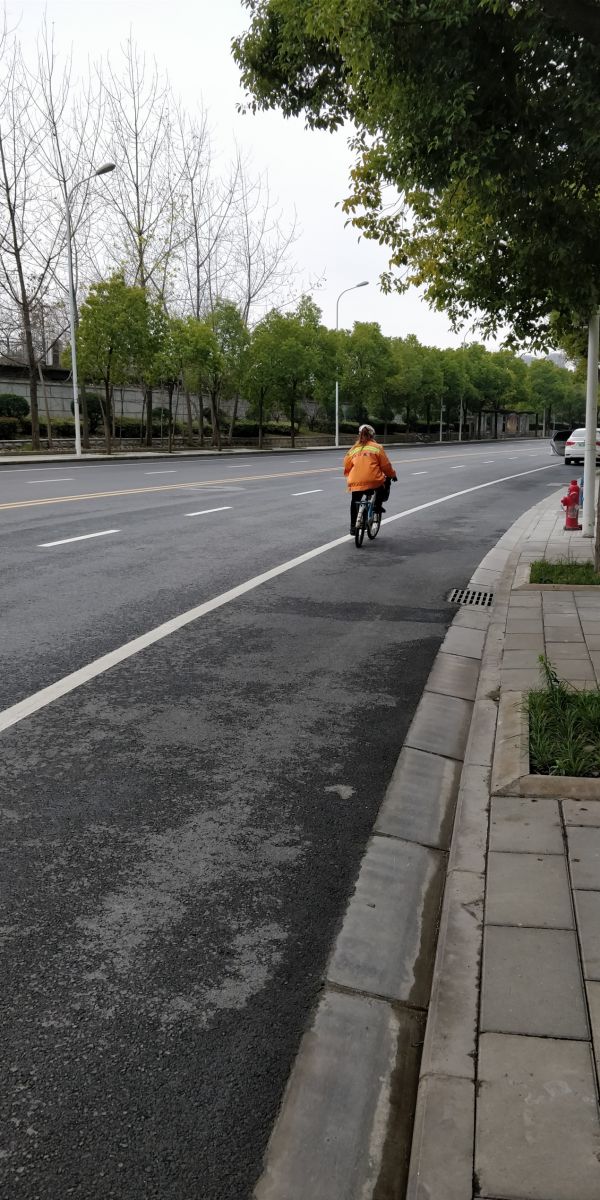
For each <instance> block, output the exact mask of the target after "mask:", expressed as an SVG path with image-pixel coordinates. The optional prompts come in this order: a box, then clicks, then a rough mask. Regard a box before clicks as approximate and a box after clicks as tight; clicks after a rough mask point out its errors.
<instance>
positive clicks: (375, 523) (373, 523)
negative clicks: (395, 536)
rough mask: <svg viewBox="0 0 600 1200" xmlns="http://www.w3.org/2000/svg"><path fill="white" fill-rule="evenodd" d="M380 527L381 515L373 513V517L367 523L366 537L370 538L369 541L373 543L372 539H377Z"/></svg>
mask: <svg viewBox="0 0 600 1200" xmlns="http://www.w3.org/2000/svg"><path fill="white" fill-rule="evenodd" d="M380 526H381V513H380V512H374V513H373V516H372V517H371V520H370V521H368V522H367V535H368V536H369V537H370V539H371V541H373V538H376V537H377V534H378V533H379V529H380Z"/></svg>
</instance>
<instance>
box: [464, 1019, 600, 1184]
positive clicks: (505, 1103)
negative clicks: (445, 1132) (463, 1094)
mask: <svg viewBox="0 0 600 1200" xmlns="http://www.w3.org/2000/svg"><path fill="white" fill-rule="evenodd" d="M479 1079H480V1085H479V1087H480V1090H479V1098H478V1104H477V1130H476V1138H475V1174H476V1178H477V1181H478V1186H479V1188H480V1191H481V1193H482V1194H483V1195H485V1196H502V1197H511V1200H525V1198H526V1200H548V1198H549V1197H551V1200H598V1197H599V1196H600V1161H599V1158H600V1126H599V1124H598V1112H597V1106H596V1095H595V1089H594V1077H593V1071H592V1061H591V1054H590V1048H589V1045H588V1044H586V1043H583V1042H571V1041H553V1040H552V1039H549V1038H524V1037H512V1036H509V1035H506V1034H492V1033H488V1034H484V1035H483V1036H482V1038H481V1040H480V1048H479Z"/></svg>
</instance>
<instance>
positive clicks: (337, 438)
mask: <svg viewBox="0 0 600 1200" xmlns="http://www.w3.org/2000/svg"><path fill="white" fill-rule="evenodd" d="M368 284H369V280H368V279H363V281H362V283H354V284H353V285H352V287H349V288H344V290H343V292H340V294H339V296H338V298H337V300H336V302H335V332H336V333H337V331H338V328H339V322H338V317H339V307H340V300H341V298H342V296H345V295H346V292H354V291H356V289H357V288H360V287H368ZM335 444H336V446H339V444H340V384H339V380H338V377H337V357H336V367H335Z"/></svg>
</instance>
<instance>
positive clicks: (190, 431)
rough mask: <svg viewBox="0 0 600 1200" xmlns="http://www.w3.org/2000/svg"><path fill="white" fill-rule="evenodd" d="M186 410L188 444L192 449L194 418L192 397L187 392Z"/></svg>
mask: <svg viewBox="0 0 600 1200" xmlns="http://www.w3.org/2000/svg"><path fill="white" fill-rule="evenodd" d="M185 408H186V414H187V444H188V446H190V447H191V446H193V445H194V418H193V416H192V397H191V396H190V393H189V392H188V391H187V390H186V393H185Z"/></svg>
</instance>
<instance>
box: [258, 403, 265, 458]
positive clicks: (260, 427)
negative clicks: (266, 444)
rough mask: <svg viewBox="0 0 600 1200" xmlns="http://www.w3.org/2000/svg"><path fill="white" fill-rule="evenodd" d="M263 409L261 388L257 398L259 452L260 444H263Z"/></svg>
mask: <svg viewBox="0 0 600 1200" xmlns="http://www.w3.org/2000/svg"><path fill="white" fill-rule="evenodd" d="M263 408H264V395H263V391H262V388H261V390H260V393H259V397H258V448H259V450H262V444H263Z"/></svg>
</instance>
